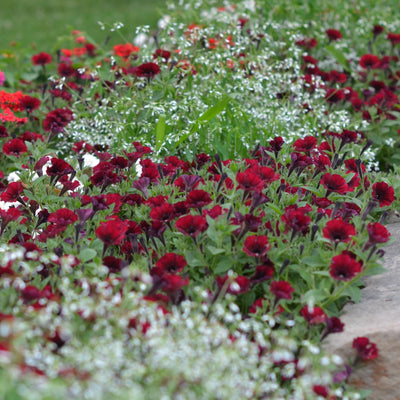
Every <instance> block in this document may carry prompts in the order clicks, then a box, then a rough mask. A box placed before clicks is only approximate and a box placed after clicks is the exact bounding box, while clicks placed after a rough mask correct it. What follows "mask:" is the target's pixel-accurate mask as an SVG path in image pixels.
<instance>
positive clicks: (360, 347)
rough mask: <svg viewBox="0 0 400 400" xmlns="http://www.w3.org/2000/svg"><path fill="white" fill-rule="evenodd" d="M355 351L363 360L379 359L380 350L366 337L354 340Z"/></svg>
mask: <svg viewBox="0 0 400 400" xmlns="http://www.w3.org/2000/svg"><path fill="white" fill-rule="evenodd" d="M353 349H356V350H357V353H358V354H359V356H361V358H362V359H363V360H373V359H374V358H377V357H378V349H377V347H376V344H375V343H372V342H370V341H369V339H368V338H366V337H357V338H355V339H354V340H353Z"/></svg>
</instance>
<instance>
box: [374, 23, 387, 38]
mask: <svg viewBox="0 0 400 400" xmlns="http://www.w3.org/2000/svg"><path fill="white" fill-rule="evenodd" d="M384 29H385V28H384V27H383V26H381V25H374V27H373V28H372V34H373V35H374V36H378V35H380V34H381V33H382V32H383V31H384Z"/></svg>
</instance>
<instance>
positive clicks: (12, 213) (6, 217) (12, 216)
mask: <svg viewBox="0 0 400 400" xmlns="http://www.w3.org/2000/svg"><path fill="white" fill-rule="evenodd" d="M21 215H22V212H21V211H20V210H19V209H18V208H15V207H10V208H9V209H8V210H3V209H1V208H0V218H1V227H0V235H1V234H3V232H4V229H6V227H7V225H8V224H9V223H10V222H11V221H16V220H17V219H18V218H19V217H20V216H21Z"/></svg>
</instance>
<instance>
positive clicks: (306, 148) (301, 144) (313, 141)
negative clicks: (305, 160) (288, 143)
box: [293, 136, 317, 154]
mask: <svg viewBox="0 0 400 400" xmlns="http://www.w3.org/2000/svg"><path fill="white" fill-rule="evenodd" d="M316 145H317V138H315V137H314V136H306V137H305V138H304V139H297V140H296V141H295V142H294V143H293V147H294V149H295V150H296V151H299V152H303V153H307V154H308V153H309V152H310V151H311V150H312V149H313V148H314V147H315V146H316Z"/></svg>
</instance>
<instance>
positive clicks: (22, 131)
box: [0, 1, 400, 399]
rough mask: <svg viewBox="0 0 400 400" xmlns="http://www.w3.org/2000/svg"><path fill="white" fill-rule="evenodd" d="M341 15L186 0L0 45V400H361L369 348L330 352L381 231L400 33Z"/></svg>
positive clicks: (391, 201)
mask: <svg viewBox="0 0 400 400" xmlns="http://www.w3.org/2000/svg"><path fill="white" fill-rule="evenodd" d="M367 6H370V7H371V8H370V9H369V10H368V12H367V11H366V10H367ZM349 7H350V6H349ZM349 7H346V8H345V11H346V13H345V14H344V15H345V16H346V18H345V17H343V18H339V17H338V15H339V14H336V13H337V10H336V9H330V8H327V9H324V10H323V12H324V14H323V18H321V19H319V20H318V21H319V22H320V23H319V24H318V25H317V23H311V22H310V21H312V20H314V21H316V19H315V17H316V16H317V15H319V13H321V10H320V9H319V10H315V9H312V7H311V3H310V4H307V3H306V4H302V5H301V6H300V5H296V4H293V3H287V4H286V3H281V4H280V6H279V7H278V6H276V7H271V6H270V8H268V7H267V6H266V5H265V4H264V3H263V2H260V3H257V2H252V1H247V2H242V3H241V4H237V5H229V4H224V5H222V4H217V3H215V2H210V1H204V2H201V1H196V2H190V1H189V2H185V3H179V4H171V5H170V7H169V10H168V13H167V14H166V16H165V17H164V18H163V20H162V22H161V23H160V26H161V27H162V29H161V31H160V32H159V33H158V34H157V35H155V36H154V35H150V34H149V32H148V29H147V28H139V29H137V30H136V34H137V36H135V37H131V38H129V41H122V42H120V43H117V44H115V45H112V44H110V45H104V46H101V45H99V44H98V43H94V42H92V41H90V39H89V37H87V36H85V35H84V34H82V33H81V32H76V31H74V32H73V33H72V35H71V37H70V38H69V43H70V46H68V47H60V48H59V49H58V51H56V52H35V51H23V52H18V51H17V50H16V49H14V50H10V51H9V52H7V53H5V54H3V56H2V58H1V59H0V70H1V72H0V74H1V75H0V77H1V81H2V85H3V88H2V89H3V90H1V91H0V108H1V114H0V120H1V123H2V125H1V127H0V136H1V138H0V140H1V146H2V154H1V158H0V170H1V173H2V177H1V193H0V200H1V202H2V203H1V210H0V217H1V226H0V229H1V234H2V247H1V254H0V257H1V269H0V276H1V278H0V285H1V288H2V290H1V292H0V304H1V322H0V328H1V329H0V336H1V342H0V346H1V347H0V349H1V364H0V365H1V379H2V384H1V386H0V387H1V389H0V390H2V395H3V397H4V396H8V398H15V399H25V398H49V399H53V398H82V397H83V398H95V399H98V398H130V399H131V398H134V399H135V398H137V399H142V398H149V399H153V398H154V399H160V398H165V399H169V398H171V399H178V398H185V399H190V398H193V399H198V398H205V399H211V398H216V399H224V398H237V399H243V398H251V399H255V398H259V399H262V398H273V399H313V398H329V399H339V398H343V399H362V398H365V397H366V393H364V392H362V391H361V392H360V391H356V390H354V389H352V388H351V387H349V386H348V384H347V381H348V378H349V376H350V374H351V370H352V368H354V367H355V365H356V364H358V363H360V362H361V361H364V362H368V360H371V359H374V358H376V357H377V356H378V349H377V348H376V345H375V344H374V343H371V342H369V340H368V338H366V337H361V338H354V343H353V347H354V359H353V360H340V358H339V357H336V356H332V355H327V354H325V353H324V351H323V350H322V348H321V342H322V341H323V340H324V339H325V338H326V336H327V335H331V334H335V333H336V332H340V331H342V330H343V329H345V327H344V326H343V324H342V323H341V321H340V312H341V310H342V308H343V306H344V305H345V304H346V303H347V302H349V301H353V302H358V301H359V300H360V298H361V295H362V287H363V277H365V276H367V275H370V274H376V273H379V272H381V270H382V268H381V266H380V259H381V257H382V255H383V254H384V250H383V249H382V246H384V244H385V243H387V242H388V241H389V240H390V234H389V232H388V231H387V229H386V227H385V226H384V223H385V220H386V218H387V216H388V214H389V213H390V212H392V211H393V210H395V208H396V207H397V205H398V188H399V182H398V179H397V174H396V171H397V169H398V167H397V158H396V152H395V150H394V149H395V148H396V146H397V143H398V132H397V131H398V128H397V108H398V103H399V101H398V96H397V94H396V93H397V91H398V88H397V80H398V76H397V75H398V73H397V70H398V62H399V60H398V58H397V52H398V50H397V48H396V46H397V45H398V42H400V40H398V37H400V35H398V33H397V32H400V27H397V25H396V21H394V18H393V16H392V17H391V15H390V13H389V12H388V8H383V7H382V8H380V9H379V10H378V9H377V10H373V9H372V8H373V4H368V3H367V2H365V3H361V4H358V5H357V6H355V5H352V6H351V7H352V8H351V7H350V8H349ZM300 11H301V12H300ZM375 11H376V13H375ZM370 12H373V15H374V18H375V19H376V21H372V20H371V18H370V14H369V13H370ZM285 13H288V14H287V15H290V14H291V13H293V19H291V20H290V21H289V20H286V19H284V18H282V16H283V15H284V14H285ZM343 13H344V12H343V11H342V14H340V15H342V16H343ZM167 15H168V16H167ZM356 16H357V18H358V20H359V21H360V22H361V23H360V24H359V26H360V27H361V28H355V26H354V25H353V24H350V22H352V21H353V20H354V18H356ZM311 17H314V18H311ZM380 18H382V20H381V19H380ZM383 18H385V19H383ZM117 28H118V27H116V30H117V32H116V33H115V34H118V29H117ZM32 387H34V388H35V390H34V391H33V390H32ZM6 398H7V397H6Z"/></svg>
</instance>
